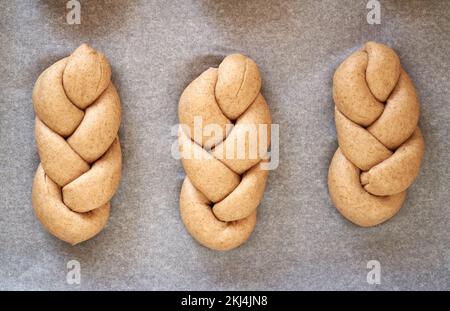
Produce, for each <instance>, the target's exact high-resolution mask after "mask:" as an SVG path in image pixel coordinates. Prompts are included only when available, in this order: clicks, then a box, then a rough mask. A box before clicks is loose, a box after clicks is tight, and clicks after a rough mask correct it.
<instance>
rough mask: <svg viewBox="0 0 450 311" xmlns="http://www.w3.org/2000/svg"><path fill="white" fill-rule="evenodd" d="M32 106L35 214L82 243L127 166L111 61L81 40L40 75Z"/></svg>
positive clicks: (102, 221) (102, 218) (100, 223)
mask: <svg viewBox="0 0 450 311" xmlns="http://www.w3.org/2000/svg"><path fill="white" fill-rule="evenodd" d="M33 105H34V109H35V112H36V123H35V137H36V144H37V148H38V151H39V157H40V160H41V163H40V165H39V167H38V169H37V172H36V175H35V178H34V182H33V192H32V197H33V207H34V211H35V214H36V216H37V217H38V219H39V220H40V221H41V223H42V224H43V226H44V227H45V228H46V229H47V230H48V231H49V232H50V233H52V234H53V235H55V236H56V237H58V238H59V239H61V240H63V241H66V242H68V243H70V244H77V243H80V242H83V241H85V240H87V239H90V238H92V237H93V236H95V235H96V234H97V233H99V232H100V231H101V230H102V229H103V228H104V227H105V226H106V224H107V221H108V218H109V208H110V204H109V201H110V199H111V198H112V196H113V195H114V193H115V192H116V190H117V187H118V185H119V181H120V175H121V169H122V154H121V150H120V143H119V137H118V135H117V134H118V130H119V126H120V119H121V107H120V98H119V95H118V94H117V91H116V88H115V87H114V85H113V84H112V82H111V67H110V65H109V63H108V60H107V59H106V57H105V56H104V55H103V54H101V53H99V52H97V51H96V50H94V49H93V48H91V47H89V46H88V45H86V44H83V45H81V46H80V47H79V48H77V49H76V50H75V51H74V52H73V53H72V55H70V56H69V57H66V58H64V59H61V60H60V61H58V62H56V63H55V64H53V65H52V66H50V67H49V68H47V69H46V70H45V71H44V72H43V73H42V74H41V75H40V76H39V78H38V79H37V81H36V84H35V86H34V89H33Z"/></svg>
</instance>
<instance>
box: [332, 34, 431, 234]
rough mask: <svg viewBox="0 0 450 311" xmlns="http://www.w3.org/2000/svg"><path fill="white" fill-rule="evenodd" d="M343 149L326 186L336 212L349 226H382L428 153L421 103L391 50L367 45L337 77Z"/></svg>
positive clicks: (335, 90)
mask: <svg viewBox="0 0 450 311" xmlns="http://www.w3.org/2000/svg"><path fill="white" fill-rule="evenodd" d="M333 99H334V102H335V105H336V106H335V121H336V132H337V137H338V143H339V148H338V149H337V151H336V153H335V154H334V157H333V159H332V161H331V165H330V168H329V172H328V188H329V192H330V196H331V199H332V201H333V203H334V205H335V206H336V208H337V209H338V210H339V211H340V212H341V214H342V215H344V217H346V218H347V219H348V220H350V221H351V222H353V223H355V224H357V225H360V226H363V227H370V226H375V225H378V224H380V223H382V222H384V221H386V220H388V219H389V218H391V217H392V216H394V215H395V214H396V213H397V212H398V210H399V209H400V208H401V206H402V204H403V202H404V200H405V195H406V189H408V188H409V186H411V184H412V183H413V182H414V180H415V178H416V177H417V175H418V173H419V169H420V165H421V162H422V158H423V152H424V140H423V137H422V134H421V132H420V129H419V128H418V127H417V123H418V121H419V99H418V97H417V95H416V91H415V88H414V85H413V83H412V82H411V80H410V78H409V77H408V75H407V73H406V72H405V71H404V70H403V68H402V67H401V65H400V60H399V58H398V56H397V54H396V53H395V52H394V51H393V50H392V49H391V48H389V47H387V46H385V45H382V44H379V43H375V42H367V43H366V44H365V45H364V47H363V48H362V49H360V50H358V51H356V52H354V53H353V54H352V55H350V56H349V57H348V58H347V59H346V60H345V61H344V62H343V63H342V64H341V65H340V66H339V67H338V68H337V70H336V72H335V74H334V77H333Z"/></svg>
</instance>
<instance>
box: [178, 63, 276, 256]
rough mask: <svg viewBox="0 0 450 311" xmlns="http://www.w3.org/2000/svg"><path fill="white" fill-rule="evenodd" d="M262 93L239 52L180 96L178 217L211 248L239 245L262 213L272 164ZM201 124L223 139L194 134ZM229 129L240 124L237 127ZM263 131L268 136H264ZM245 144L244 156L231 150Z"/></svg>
mask: <svg viewBox="0 0 450 311" xmlns="http://www.w3.org/2000/svg"><path fill="white" fill-rule="evenodd" d="M260 89H261V77H260V73H259V69H258V66H257V65H256V63H255V62H254V61H253V60H251V59H250V58H248V57H246V56H243V55H240V54H233V55H229V56H227V57H226V58H225V59H224V60H223V62H222V63H221V64H220V66H219V68H210V69H208V70H206V71H205V72H203V73H202V74H201V75H200V76H199V77H198V78H196V79H195V80H194V81H192V82H191V83H190V84H189V85H188V86H187V87H186V89H185V90H184V92H183V94H182V95H181V97H180V102H179V109H178V116H179V120H180V124H182V126H180V130H179V136H178V137H179V138H178V140H179V146H180V151H181V152H184V154H185V156H183V153H182V157H181V160H182V164H183V167H184V169H185V171H186V178H185V180H184V182H183V185H182V188H181V195H180V213H181V217H182V220H183V222H184V224H185V226H186V228H187V230H188V231H189V233H190V234H191V235H192V236H193V237H194V238H195V239H196V240H197V241H198V242H199V243H200V244H202V245H204V246H206V247H208V248H211V249H215V250H229V249H232V248H235V247H238V246H239V245H241V244H243V243H244V242H245V241H246V240H247V239H248V237H249V236H250V234H251V233H252V231H253V229H254V227H255V224H256V209H257V207H258V205H259V204H260V202H261V200H262V197H263V194H264V189H265V186H266V181H267V175H268V170H267V169H264V168H263V166H262V165H260V164H261V163H264V162H266V161H267V157H266V156H267V150H268V147H269V145H270V125H271V124H272V119H271V114H270V110H269V107H268V105H267V103H266V101H265V100H264V97H263V96H262V95H261V93H260ZM198 118H199V119H200V120H201V122H202V126H203V127H202V128H203V129H206V128H207V127H208V126H211V125H214V126H215V127H216V128H218V129H219V130H221V131H220V132H221V134H220V135H208V131H206V130H203V131H200V134H199V135H194V134H193V133H194V132H195V122H196V121H195V120H196V119H198ZM230 125H234V126H233V127H232V129H230V127H229V126H230ZM260 125H266V127H265V128H264V126H260ZM252 130H253V132H255V133H254V134H255V135H256V136H255V137H256V139H254V142H255V144H256V145H257V147H258V150H259V152H258V154H257V155H256V156H254V155H252V154H251V153H250V150H251V149H250V147H249V141H250V140H251V138H249V139H247V140H246V139H245V138H246V135H247V133H249V132H251V131H252ZM265 130H266V133H265V134H266V135H260V134H262V132H264V131H265ZM243 140H244V141H245V148H243V149H242V150H243V154H241V155H240V156H239V154H238V152H237V148H236V149H233V148H234V146H237V144H238V143H239V142H242V141H243ZM263 142H264V143H263ZM187 151H189V152H187ZM193 154H195V155H197V156H192V155H193ZM186 155H190V156H186ZM225 155H228V156H225Z"/></svg>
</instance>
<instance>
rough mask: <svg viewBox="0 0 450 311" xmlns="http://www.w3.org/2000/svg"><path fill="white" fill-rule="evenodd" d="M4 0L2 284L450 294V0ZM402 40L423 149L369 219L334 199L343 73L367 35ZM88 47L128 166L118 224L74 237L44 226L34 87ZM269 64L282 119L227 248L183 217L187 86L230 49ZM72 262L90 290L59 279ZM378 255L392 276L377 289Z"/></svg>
mask: <svg viewBox="0 0 450 311" xmlns="http://www.w3.org/2000/svg"><path fill="white" fill-rule="evenodd" d="M366 4H367V1H213V0H211V1H187V0H180V1H83V0H82V1H81V25H68V24H67V23H66V14H67V12H68V11H67V10H66V1H6V0H0V70H1V75H0V289H11V290H14V289H16V290H17V289H18V290H22V289H27V290H28V289H37V290H42V289H50V290H52V289H56V290H67V289H72V290H77V289H83V290H103V289H131V290H135V289H140V290H152V289H159V290H216V289H217V290H227V289H228V290H230V289H231V290H282V289H284V290H305V289H310V290H326V289H332V290H337V289H346V290H356V289H361V290H378V289H379V290H399V289H406V290H449V289H450V271H449V269H450V254H449V242H450V234H449V212H450V208H449V194H448V191H449V185H450V183H449V180H450V179H449V177H450V172H449V167H450V164H449V161H450V156H449V153H450V143H449V129H450V122H449V117H450V92H449V87H450V83H449V82H450V78H449V77H450V57H449V53H450V19H449V12H450V1H395V0H382V1H381V24H380V25H369V24H368V23H367V21H366V15H367V13H368V11H369V10H368V9H366ZM367 40H375V41H379V42H382V43H385V44H387V45H389V46H391V47H392V48H394V49H395V50H396V51H397V53H398V54H399V56H400V59H401V62H402V65H403V67H404V68H405V70H406V71H407V72H408V73H409V75H410V77H411V78H412V80H413V81H414V83H415V86H416V88H417V91H418V94H419V96H420V99H421V117H420V127H421V129H422V131H423V134H424V137H425V141H426V152H425V158H424V161H423V166H422V169H421V173H420V176H419V177H418V178H417V180H416V182H415V183H414V185H413V186H412V187H411V188H410V189H409V192H408V196H407V200H406V202H405V204H404V207H403V208H402V209H401V211H400V212H399V213H398V214H397V215H396V216H395V217H394V218H393V219H391V220H390V221H389V222H387V223H385V224H383V225H381V226H378V227H375V228H371V229H362V228H359V227H357V226H355V225H353V224H351V223H350V222H348V221H347V220H345V219H344V218H343V217H342V216H341V215H340V214H339V213H338V212H337V210H336V209H335V208H334V207H333V205H332V204H331V202H330V199H329V195H328V190H327V184H326V178H327V170H328V166H329V163H330V160H331V157H332V155H333V153H334V151H335V150H336V148H337V143H336V133H335V126H334V117H333V101H332V98H331V78H332V75H333V72H334V70H335V69H336V67H337V66H338V64H339V63H340V62H342V61H343V60H344V59H345V58H346V57H347V56H348V55H349V54H350V53H351V52H352V51H354V50H355V49H357V48H359V47H360V46H361V45H362V44H363V43H364V42H365V41H367ZM83 42H87V43H89V44H91V45H93V46H94V47H95V48H96V49H98V50H100V51H102V52H104V53H105V54H106V55H107V57H108V58H109V61H110V63H111V64H112V67H113V81H114V83H115V85H116V86H117V88H118V90H119V93H120V96H121V100H122V107H123V120H122V126H121V130H120V137H121V143H122V149H123V159H124V163H123V164H124V165H123V176H122V180H121V185H120V188H119V189H118V191H117V193H116V195H115V197H114V199H113V200H112V212H111V218H110V221H109V225H108V226H107V228H106V229H105V230H104V231H103V232H102V233H101V234H99V235H98V236H97V237H95V238H94V239H92V240H90V241H88V242H85V243H83V244H81V245H78V246H74V247H72V246H70V245H67V244H65V243H64V242H61V241H59V240H57V239H56V238H54V237H53V236H51V235H50V234H49V233H47V232H46V231H45V230H44V229H43V227H42V226H41V224H40V223H39V221H38V220H37V219H36V217H35V216H34V213H33V210H32V206H31V185H32V178H33V176H34V173H35V170H36V168H37V166H38V162H39V160H38V155H37V151H36V146H35V142H34V133H33V130H34V111H33V107H32V102H31V91H32V88H33V85H34V82H35V80H36V78H37V77H38V76H39V74H40V73H41V72H42V71H43V70H44V69H45V68H47V67H48V66H50V65H51V64H53V63H54V62H55V61H56V60H58V59H60V58H62V57H64V56H66V55H68V54H70V53H71V52H72V51H73V50H74V49H75V48H76V47H77V46H78V45H80V44H81V43H83ZM234 52H241V53H244V54H246V55H249V56H250V57H251V58H253V59H254V60H255V61H256V62H257V63H258V65H259V66H260V69H261V72H262V77H263V95H264V96H265V98H266V100H267V102H268V103H269V105H270V108H271V111H272V115H273V122H274V123H277V124H279V125H280V165H279V167H278V169H277V170H275V171H272V172H271V173H270V177H269V180H268V186H267V188H266V193H265V197H264V200H263V202H262V204H261V206H260V207H259V214H258V222H257V226H256V229H255V231H254V232H253V234H252V236H251V237H250V239H249V241H248V242H247V243H246V244H245V245H243V246H242V247H240V248H238V249H235V250H233V251H230V252H226V253H223V252H214V251H210V250H208V249H206V248H204V247H202V246H200V245H199V244H197V243H196V242H195V241H194V240H193V239H192V238H191V237H190V236H189V234H188V233H187V231H186V230H185V228H184V226H183V224H182V222H181V219H180V216H179V211H178V199H179V191H180V187H181V182H182V180H183V177H184V171H183V169H182V167H181V164H180V162H179V161H177V160H175V159H173V158H172V157H171V153H170V149H171V145H172V143H173V142H174V139H175V137H173V136H171V133H170V128H171V126H172V125H174V124H176V123H177V122H178V120H177V105H178V99H179V96H180V94H181V92H182V91H183V89H184V88H185V87H186V86H187V85H188V84H189V83H190V81H192V80H193V79H194V78H195V77H197V76H198V75H199V74H200V73H201V72H203V71H204V70H206V69H207V68H208V67H210V66H217V65H218V64H219V63H220V61H221V60H222V59H223V57H224V56H225V55H227V54H230V53H234ZM70 260H78V261H79V262H80V265H81V284H80V285H70V284H68V283H67V281H66V274H67V272H68V269H67V266H66V265H67V262H69V261H70ZM369 260H378V261H379V262H380V264H381V284H379V285H370V284H368V282H367V273H368V272H369V270H368V269H367V267H366V265H367V262H368V261H369Z"/></svg>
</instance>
